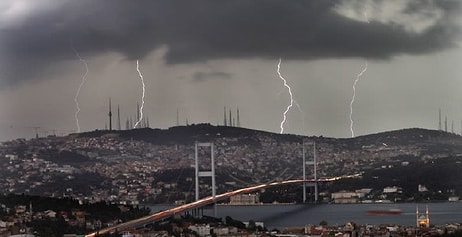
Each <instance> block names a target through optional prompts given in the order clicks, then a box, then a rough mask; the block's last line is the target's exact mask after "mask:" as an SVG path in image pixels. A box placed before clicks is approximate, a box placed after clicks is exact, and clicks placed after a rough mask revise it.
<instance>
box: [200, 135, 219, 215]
mask: <svg viewBox="0 0 462 237" xmlns="http://www.w3.org/2000/svg"><path fill="white" fill-rule="evenodd" d="M199 147H210V170H200V167H199ZM195 169H196V172H195V176H196V177H195V178H196V201H198V200H199V198H200V197H199V178H200V177H212V198H213V200H214V201H215V199H216V183H215V152H214V145H213V143H212V142H196V145H195ZM214 215H215V217H216V216H217V207H216V205H214Z"/></svg>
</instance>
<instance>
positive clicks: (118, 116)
mask: <svg viewBox="0 0 462 237" xmlns="http://www.w3.org/2000/svg"><path fill="white" fill-rule="evenodd" d="M121 129H122V127H121V126H120V106H119V105H117V130H121Z"/></svg>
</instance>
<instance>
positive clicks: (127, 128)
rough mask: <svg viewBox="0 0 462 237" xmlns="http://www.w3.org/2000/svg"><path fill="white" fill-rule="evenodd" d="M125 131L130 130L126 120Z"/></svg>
mask: <svg viewBox="0 0 462 237" xmlns="http://www.w3.org/2000/svg"><path fill="white" fill-rule="evenodd" d="M125 130H130V121H128V118H127V121H125Z"/></svg>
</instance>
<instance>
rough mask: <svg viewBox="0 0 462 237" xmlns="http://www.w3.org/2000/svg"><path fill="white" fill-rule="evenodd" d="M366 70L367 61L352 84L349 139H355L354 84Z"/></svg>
mask: <svg viewBox="0 0 462 237" xmlns="http://www.w3.org/2000/svg"><path fill="white" fill-rule="evenodd" d="M366 70H367V61H366V64H365V65H364V68H363V70H362V71H361V72H360V73H358V75H357V76H356V80H355V82H354V83H353V97H351V102H350V131H351V137H355V132H354V131H353V123H354V122H353V103H354V102H355V97H356V84H358V82H359V79H361V76H362V75H363V74H364V73H365V72H366Z"/></svg>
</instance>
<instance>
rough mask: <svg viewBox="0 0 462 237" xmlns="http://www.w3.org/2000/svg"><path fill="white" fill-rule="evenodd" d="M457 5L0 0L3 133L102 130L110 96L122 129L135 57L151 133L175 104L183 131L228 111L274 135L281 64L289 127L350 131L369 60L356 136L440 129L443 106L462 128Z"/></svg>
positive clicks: (367, 0) (453, 1)
mask: <svg viewBox="0 0 462 237" xmlns="http://www.w3.org/2000/svg"><path fill="white" fill-rule="evenodd" d="M461 10H462V9H461V2H460V1H459V0H433V1H432V0H407V1H405V0H357V1H356V0H344V1H334V0H309V1H308V0H303V1H302V0H298V1H297V0H294V1H280V0H264V1H263V0H250V1H244V0H243V1H234V0H228V1H224V0H194V1H190V0H184V1H181V0H164V1H162V0H154V1H152V0H138V1H131V0H98V1H94V0H79V1H75V0H74V1H72V0H2V1H0V141H4V140H9V139H14V138H19V137H25V138H30V137H33V136H34V135H35V131H34V129H33V128H32V127H40V128H39V131H42V133H41V135H44V134H45V131H49V132H48V133H49V134H51V133H53V130H56V131H55V132H56V133H58V134H59V133H69V132H70V131H74V132H76V131H78V128H80V131H81V132H84V131H91V130H95V129H104V127H105V125H107V124H108V118H107V114H108V101H109V98H111V100H112V112H113V127H117V112H116V111H117V106H120V114H121V120H122V127H123V128H125V121H126V120H127V119H128V118H129V117H132V120H136V106H137V103H139V104H140V105H141V102H142V99H141V97H142V82H141V79H140V77H139V75H138V72H137V65H136V61H137V60H139V69H140V71H141V73H142V75H143V78H144V82H145V85H146V91H145V104H144V110H143V112H144V115H146V117H148V118H149V123H150V126H151V127H153V128H168V127H171V126H175V125H176V116H177V111H178V113H179V119H180V124H181V125H184V124H185V121H186V120H188V121H189V123H191V124H192V123H211V124H220V125H222V124H223V122H224V121H223V108H224V107H225V106H226V108H227V109H229V108H231V109H232V113H233V117H235V116H236V110H237V108H239V110H240V123H241V126H242V127H246V128H252V129H258V130H265V131H270V132H275V133H279V132H281V128H280V123H281V121H282V119H283V113H284V111H285V109H286V107H287V106H288V105H289V103H290V97H289V93H288V90H287V88H286V87H284V84H283V82H282V80H281V79H280V78H279V76H278V74H277V66H278V62H279V59H281V61H282V63H281V65H280V73H281V75H282V76H283V77H284V78H285V79H286V80H287V84H288V85H289V86H291V88H292V92H293V98H294V100H295V101H296V104H297V105H299V107H297V106H295V105H294V106H293V107H292V108H291V109H290V110H289V111H288V113H287V120H286V122H285V124H284V133H291V134H301V135H316V136H319V135H323V136H327V137H351V136H352V135H353V134H352V132H351V129H350V125H351V122H350V117H349V116H350V103H351V101H352V96H353V83H354V82H355V80H356V79H358V77H357V75H358V73H360V72H361V71H362V70H363V69H364V67H365V65H366V63H367V70H366V71H365V72H364V73H363V74H362V76H361V77H359V80H358V82H357V83H356V94H355V100H354V103H353V113H352V119H353V121H354V124H353V131H354V135H355V136H360V135H365V134H370V133H377V132H382V131H389V130H396V129H403V128H412V127H420V128H428V129H437V128H438V110H439V109H441V112H442V120H443V128H444V120H445V117H447V120H448V130H452V127H454V131H455V132H457V133H460V132H461V124H462V93H461V89H462V77H461V76H462V69H461V62H462V48H461V42H462V41H461V40H462V38H461V27H462V18H461V17H462V11H461ZM79 56H80V57H81V59H82V60H80V58H79ZM83 60H84V61H83ZM85 63H86V65H87V66H88V73H86V68H85ZM79 88H80V89H79ZM77 92H79V94H78V93H77ZM75 101H77V102H78V104H79V108H80V111H79V112H78V113H77V111H78V109H77V107H76V103H75ZM227 113H228V112H227ZM75 117H77V119H78V123H77V121H76V118H75Z"/></svg>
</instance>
